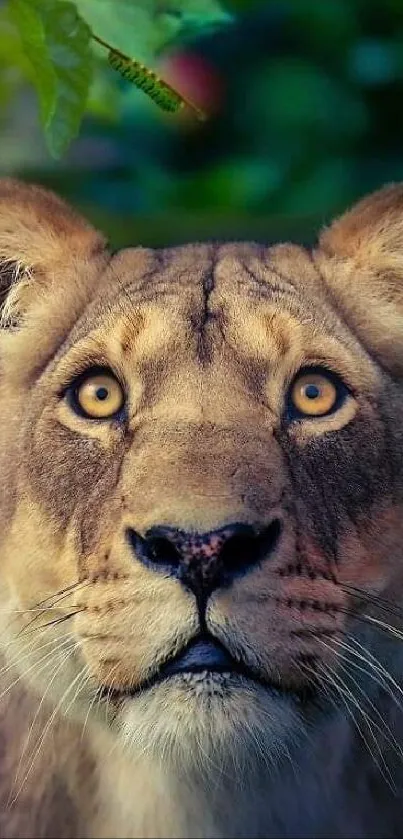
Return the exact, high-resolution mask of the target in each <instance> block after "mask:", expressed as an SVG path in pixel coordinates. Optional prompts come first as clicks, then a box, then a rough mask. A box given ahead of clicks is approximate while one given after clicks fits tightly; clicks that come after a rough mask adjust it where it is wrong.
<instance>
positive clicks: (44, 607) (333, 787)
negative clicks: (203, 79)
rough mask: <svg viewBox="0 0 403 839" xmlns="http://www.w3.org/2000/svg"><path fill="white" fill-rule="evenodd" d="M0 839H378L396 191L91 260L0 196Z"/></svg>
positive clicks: (398, 708)
mask: <svg viewBox="0 0 403 839" xmlns="http://www.w3.org/2000/svg"><path fill="white" fill-rule="evenodd" d="M0 302H1V325H2V328H1V335H0V364H1V375H0V400H1V402H0V404H1V418H2V420H1V443H0V459H1V464H0V468H1V476H2V480H1V484H2V485H1V501H0V515H1V629H2V631H1V648H2V657H3V661H2V669H1V687H0V698H1V702H0V735H1V740H0V743H1V769H0V799H1V815H0V835H1V836H2V837H34V836H35V837H36V836H38V837H39V836H40V837H58V838H59V837H70V839H72V837H96V838H97V839H98V837H99V838H100V837H152V836H153V837H185V836H189V835H190V836H197V837H230V836H236V837H318V839H319V837H321V838H323V837H403V800H402V790H403V713H402V710H403V706H402V702H403V683H402V667H403V644H402V640H403V632H402V617H403V607H402V600H403V422H402V420H403V385H402V381H403V186H399V185H397V186H390V187H387V188H385V189H384V190H381V191H380V192H378V193H376V194H375V195H373V196H370V197H369V198H367V199H365V200H363V201H362V202H361V203H359V204H358V205H357V206H356V207H354V208H353V209H352V210H351V211H350V212H348V213H347V214H346V215H344V216H343V217H342V218H341V219H339V220H337V221H336V222H335V223H334V224H333V225H331V226H330V228H329V229H326V230H325V231H324V232H323V233H322V235H321V237H320V240H319V244H318V247H317V248H316V249H314V250H313V251H312V252H310V251H308V250H305V249H303V248H301V247H297V246H294V245H291V244H282V245H278V246H275V247H272V248H267V247H262V246H261V245H257V244H252V243H235V244H195V245H188V246H185V247H179V248H172V249H166V250H160V251H152V250H148V249H145V248H142V247H135V248H133V249H129V250H124V251H121V252H119V253H117V254H114V255H111V254H110V253H109V252H108V249H107V245H106V243H105V241H104V239H103V238H102V236H101V235H99V234H98V233H97V232H96V231H95V230H93V228H92V227H91V226H90V225H89V224H86V222H85V221H83V220H82V219H81V218H79V217H78V216H77V215H75V213H74V212H73V211H72V210H70V209H69V208H68V207H67V206H66V205H65V204H64V203H63V202H62V201H61V200H59V199H58V198H57V197H56V196H55V195H53V194H52V193H50V192H47V191H45V190H44V189H41V188H39V187H35V186H30V185H26V184H23V183H19V182H16V181H13V180H3V181H2V182H1V185H0Z"/></svg>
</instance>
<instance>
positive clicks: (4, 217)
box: [0, 178, 105, 326]
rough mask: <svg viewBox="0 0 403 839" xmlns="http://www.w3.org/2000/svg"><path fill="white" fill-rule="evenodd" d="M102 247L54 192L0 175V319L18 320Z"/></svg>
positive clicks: (11, 322)
mask: <svg viewBox="0 0 403 839" xmlns="http://www.w3.org/2000/svg"><path fill="white" fill-rule="evenodd" d="M102 252H105V242H104V240H103V238H102V236H100V234H98V233H97V232H96V231H95V230H94V229H93V228H92V227H91V226H90V225H89V224H87V223H86V222H85V221H84V220H83V219H82V218H81V217H79V216H77V215H76V214H75V213H74V212H73V210H71V209H70V208H69V207H68V206H67V205H66V204H65V203H64V202H63V201H62V200H61V199H60V198H57V196H56V195H54V194H53V193H52V192H49V191H48V190H46V189H43V188H42V187H38V186H33V185H29V184H25V183H22V182H19V181H16V180H12V179H8V178H5V179H2V180H0V320H1V324H2V325H3V326H7V325H15V324H18V323H19V322H20V321H21V319H23V317H24V314H25V313H26V312H27V311H28V310H29V307H30V305H31V304H32V302H33V301H34V300H35V298H37V297H38V295H40V294H41V293H42V295H43V293H44V294H45V296H46V295H47V293H48V292H49V291H50V289H51V286H52V284H53V285H55V286H58V291H59V292H60V291H61V289H60V286H62V285H63V283H64V282H66V283H67V282H70V285H71V283H72V282H73V283H74V279H72V278H74V277H75V276H76V275H77V272H76V271H75V270H74V268H75V267H76V268H77V267H79V266H80V267H81V272H80V273H81V277H82V270H83V265H85V263H86V262H87V263H88V262H91V260H94V259H96V258H97V257H99V255H100V254H101V253H102Z"/></svg>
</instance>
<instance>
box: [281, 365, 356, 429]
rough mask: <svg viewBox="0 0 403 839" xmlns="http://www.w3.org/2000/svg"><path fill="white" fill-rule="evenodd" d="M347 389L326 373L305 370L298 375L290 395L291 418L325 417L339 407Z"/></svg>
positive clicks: (289, 410)
mask: <svg viewBox="0 0 403 839" xmlns="http://www.w3.org/2000/svg"><path fill="white" fill-rule="evenodd" d="M346 394H347V388H346V387H345V385H343V383H342V382H339V380H338V379H337V378H336V376H334V375H332V374H331V373H327V372H326V371H316V370H305V371H302V372H301V373H299V374H298V376H297V377H296V379H295V380H294V382H293V384H292V386H291V390H290V393H289V403H288V413H289V415H290V416H291V418H292V417H293V416H294V417H295V416H297V417H300V418H302V417H323V416H325V414H330V413H331V412H332V411H334V410H336V408H338V407H339V405H340V402H341V401H342V400H343V398H344V397H345V396H346Z"/></svg>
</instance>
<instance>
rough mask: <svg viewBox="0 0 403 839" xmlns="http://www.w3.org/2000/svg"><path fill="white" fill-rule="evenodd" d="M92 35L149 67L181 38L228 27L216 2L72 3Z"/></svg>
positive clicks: (111, 0) (125, 0)
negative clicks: (206, 30) (223, 25)
mask: <svg viewBox="0 0 403 839" xmlns="http://www.w3.org/2000/svg"><path fill="white" fill-rule="evenodd" d="M75 2H76V6H77V8H78V10H79V12H80V14H81V15H82V16H83V18H84V19H85V20H86V21H87V23H88V24H89V26H91V29H92V31H93V32H94V33H95V34H96V35H99V36H100V37H101V38H103V39H104V40H105V41H108V43H109V44H111V46H113V47H115V48H116V49H117V50H120V51H121V52H123V53H124V54H125V55H128V56H130V57H133V56H135V57H136V59H138V60H140V61H143V62H144V63H145V64H150V63H152V61H153V59H154V58H155V56H156V55H157V54H158V53H160V52H161V50H163V49H164V48H166V47H167V46H168V45H171V44H173V43H175V42H178V41H180V39H181V38H182V37H185V36H188V35H189V34H195V33H196V32H200V31H204V30H205V29H210V28H211V27H214V26H216V25H221V24H224V23H228V22H229V21H230V20H231V19H232V18H231V15H229V14H228V12H225V11H224V10H223V8H222V6H221V4H220V2H219V0H75Z"/></svg>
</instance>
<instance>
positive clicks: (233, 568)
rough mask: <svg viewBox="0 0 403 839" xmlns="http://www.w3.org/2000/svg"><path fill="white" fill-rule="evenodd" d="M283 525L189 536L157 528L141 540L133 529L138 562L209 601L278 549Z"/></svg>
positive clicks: (235, 527) (130, 533) (230, 528)
mask: <svg viewBox="0 0 403 839" xmlns="http://www.w3.org/2000/svg"><path fill="white" fill-rule="evenodd" d="M280 530H281V524H280V521H279V520H278V519H274V520H273V521H272V522H271V523H270V524H269V526H268V527H265V528H264V530H260V531H257V529H256V528H254V527H252V526H251V525H248V524H241V523H238V522H236V523H234V524H228V525H226V526H224V527H222V528H220V529H219V530H213V531H210V532H209V533H188V532H186V531H183V530H177V529H176V528H173V527H153V528H152V529H151V530H149V531H147V533H146V534H145V536H144V537H141V536H140V535H139V534H138V533H136V531H134V530H129V531H128V537H129V541H130V544H131V546H132V548H133V551H134V554H135V557H136V559H138V560H139V561H140V562H142V563H144V564H146V565H148V566H149V567H152V568H154V569H155V570H156V571H160V572H163V573H165V574H169V575H171V576H175V577H177V578H178V579H179V580H180V581H181V583H182V584H183V585H184V586H186V587H187V588H189V589H191V591H193V592H194V594H196V596H197V597H198V598H202V599H203V600H206V599H207V597H209V595H210V594H211V593H212V592H213V591H214V590H215V589H217V588H220V587H225V586H228V585H230V584H231V582H232V581H233V580H234V578H236V577H238V576H240V575H242V574H246V573H247V572H248V571H250V570H251V569H252V568H254V567H255V566H256V565H257V564H258V563H259V562H262V561H263V560H264V559H265V558H267V557H268V556H269V555H270V554H271V553H272V551H273V550H274V548H275V546H276V544H277V542H278V539H279V536H280Z"/></svg>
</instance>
